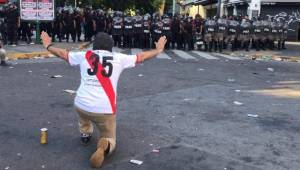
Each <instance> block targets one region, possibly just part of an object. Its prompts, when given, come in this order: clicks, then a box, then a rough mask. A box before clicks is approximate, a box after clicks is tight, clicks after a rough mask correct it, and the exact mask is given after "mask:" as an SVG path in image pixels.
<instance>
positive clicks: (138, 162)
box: [129, 159, 143, 165]
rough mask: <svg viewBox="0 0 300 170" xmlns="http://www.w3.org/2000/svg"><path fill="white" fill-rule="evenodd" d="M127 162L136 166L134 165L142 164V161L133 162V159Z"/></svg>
mask: <svg viewBox="0 0 300 170" xmlns="http://www.w3.org/2000/svg"><path fill="white" fill-rule="evenodd" d="M129 162H130V163H133V164H136V165H142V164H143V161H140V160H135V159H131V160H130V161H129Z"/></svg>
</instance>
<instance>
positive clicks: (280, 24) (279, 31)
mask: <svg viewBox="0 0 300 170" xmlns="http://www.w3.org/2000/svg"><path fill="white" fill-rule="evenodd" d="M277 24H278V25H277V27H278V34H279V36H282V35H283V23H282V22H278V23H277Z"/></svg>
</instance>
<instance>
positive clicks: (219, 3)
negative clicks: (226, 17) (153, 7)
mask: <svg viewBox="0 0 300 170" xmlns="http://www.w3.org/2000/svg"><path fill="white" fill-rule="evenodd" d="M221 1H222V0H218V10H217V17H219V18H220V17H221Z"/></svg>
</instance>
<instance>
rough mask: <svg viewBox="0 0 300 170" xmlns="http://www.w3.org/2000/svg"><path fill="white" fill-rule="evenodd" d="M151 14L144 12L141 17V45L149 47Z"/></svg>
mask: <svg viewBox="0 0 300 170" xmlns="http://www.w3.org/2000/svg"><path fill="white" fill-rule="evenodd" d="M150 31H151V15H150V14H146V15H144V18H143V35H142V47H143V48H150Z"/></svg>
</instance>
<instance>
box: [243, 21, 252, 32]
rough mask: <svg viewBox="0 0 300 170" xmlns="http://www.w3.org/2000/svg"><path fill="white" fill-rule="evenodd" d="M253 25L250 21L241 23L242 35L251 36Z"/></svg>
mask: <svg viewBox="0 0 300 170" xmlns="http://www.w3.org/2000/svg"><path fill="white" fill-rule="evenodd" d="M250 28H251V24H250V22H248V21H245V22H242V23H241V34H243V35H250Z"/></svg>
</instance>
